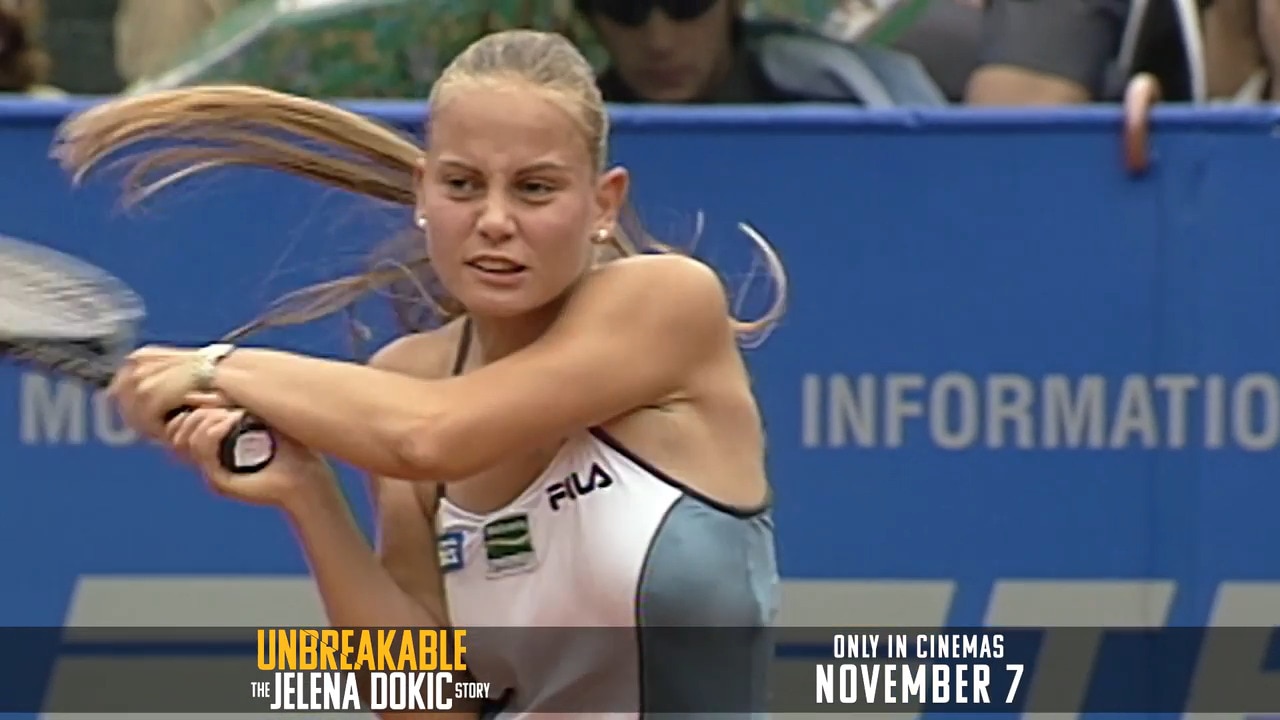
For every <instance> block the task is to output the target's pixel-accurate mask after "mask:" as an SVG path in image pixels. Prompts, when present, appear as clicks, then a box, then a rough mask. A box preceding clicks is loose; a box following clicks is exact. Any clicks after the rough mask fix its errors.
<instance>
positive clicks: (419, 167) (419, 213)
mask: <svg viewBox="0 0 1280 720" xmlns="http://www.w3.org/2000/svg"><path fill="white" fill-rule="evenodd" d="M426 181H427V159H426V158H425V157H421V158H418V162H417V163H415V164H414V166H413V195H414V197H415V198H416V200H415V201H414V207H413V221H414V222H415V223H417V222H418V221H419V218H423V217H426V208H424V207H422V198H423V195H425V193H424V192H423V186H424V185H425V184H426Z"/></svg>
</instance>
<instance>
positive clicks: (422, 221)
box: [413, 215, 427, 230]
mask: <svg viewBox="0 0 1280 720" xmlns="http://www.w3.org/2000/svg"><path fill="white" fill-rule="evenodd" d="M413 222H414V224H415V225H417V226H418V227H420V228H422V229H423V230H426V229H427V216H426V215H419V216H418V217H416V218H414V220H413Z"/></svg>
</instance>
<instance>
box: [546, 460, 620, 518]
mask: <svg viewBox="0 0 1280 720" xmlns="http://www.w3.org/2000/svg"><path fill="white" fill-rule="evenodd" d="M612 486H613V477H611V476H610V475H609V473H607V472H605V471H604V468H602V467H600V466H599V465H597V464H595V463H591V471H590V472H588V473H586V476H585V477H584V476H583V475H582V474H581V473H572V474H570V475H569V477H567V478H565V479H564V480H561V481H560V482H558V483H555V484H554V485H551V486H549V487H548V488H547V500H548V501H549V502H550V503H551V511H552V512H559V510H560V508H561V507H563V506H564V504H565V503H566V502H571V501H575V500H577V499H578V498H581V497H584V496H586V495H590V494H591V493H593V492H595V491H596V490H604V489H605V488H607V487H612Z"/></svg>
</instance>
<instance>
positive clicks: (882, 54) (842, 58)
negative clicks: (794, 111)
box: [575, 0, 946, 106]
mask: <svg viewBox="0 0 1280 720" xmlns="http://www.w3.org/2000/svg"><path fill="white" fill-rule="evenodd" d="M575 1H576V5H577V9H578V11H579V12H580V13H581V14H582V15H583V16H584V17H585V18H586V19H587V20H588V21H589V22H590V23H591V25H592V27H593V28H594V29H595V32H596V35H597V36H598V37H599V38H600V41H601V44H602V45H603V46H604V48H605V50H606V51H607V52H608V53H609V58H610V64H609V67H608V68H606V70H605V71H604V72H603V73H602V74H601V75H600V77H599V79H598V83H599V85H600V90H601V92H602V93H603V95H604V98H605V100H606V101H608V102H615V103H636V102H644V103H735V104H757V103H785V102H852V103H859V104H863V105H877V106H894V105H940V104H944V103H945V102H946V101H945V98H944V97H943V96H942V93H941V92H940V91H939V90H938V88H937V86H936V85H935V84H934V83H933V81H932V80H931V79H930V78H929V76H928V74H927V73H926V72H925V70H924V68H923V66H921V65H920V63H919V62H918V61H917V60H915V58H913V57H911V56H909V55H906V54H904V53H900V52H897V51H894V50H889V49H886V48H878V47H869V46H868V47H864V46H856V45H846V44H843V43H838V42H835V41H832V40H828V39H826V38H823V37H821V36H819V35H817V34H816V33H814V32H811V31H809V30H806V29H803V28H800V27H796V26H793V25H791V24H787V23H778V22H755V21H748V20H746V19H745V18H744V17H743V10H744V4H745V3H744V0H575Z"/></svg>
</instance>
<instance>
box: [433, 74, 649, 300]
mask: <svg viewBox="0 0 1280 720" xmlns="http://www.w3.org/2000/svg"><path fill="white" fill-rule="evenodd" d="M611 176H617V177H611ZM625 191H626V176H625V173H623V172H622V171H620V170H617V171H613V172H611V173H606V175H605V176H604V177H598V176H597V173H596V172H595V163H594V162H593V160H592V155H591V152H590V148H589V145H588V141H587V138H586V134H585V133H584V132H583V130H582V126H581V124H579V123H578V122H576V121H575V120H574V118H573V117H571V116H570V115H569V114H568V113H567V112H566V111H565V110H564V109H563V108H562V106H561V105H559V104H557V103H555V102H553V101H552V100H551V99H549V98H548V97H547V96H546V95H545V94H544V93H541V92H539V91H538V90H536V89H535V88H531V87H526V86H523V85H519V84H504V85H488V84H483V85H481V84H473V85H467V86H465V87H464V88H461V89H459V88H451V89H450V91H449V92H448V93H447V96H446V97H445V98H442V100H441V101H440V102H438V103H437V104H436V107H435V108H433V115H432V121H431V127H430V147H429V148H428V150H427V155H426V162H425V165H424V169H423V177H422V183H421V188H420V191H419V201H418V210H419V212H420V213H421V215H422V216H424V217H425V218H426V222H427V229H428V230H429V234H428V248H427V254H428V256H429V257H430V260H431V263H432V266H433V268H434V269H435V271H436V273H437V274H438V276H439V278H440V281H441V282H442V283H443V284H444V286H445V288H446V289H447V290H448V291H449V292H450V294H452V295H453V296H454V297H455V298H457V299H458V301H459V302H461V303H462V304H463V306H465V307H466V309H467V311H468V312H469V313H471V314H473V315H479V316H490V317H512V316H517V315H520V314H523V313H527V312H530V311H532V310H536V309H538V308H540V307H542V306H544V305H546V304H547V303H550V302H552V301H553V300H555V299H557V298H559V297H560V296H561V295H563V294H564V292H565V291H566V290H567V289H569V287H570V286H571V285H572V284H573V283H574V282H575V281H577V280H578V279H579V278H580V277H581V276H582V275H583V273H584V272H586V270H587V269H588V268H589V267H590V265H591V261H592V257H593V250H592V242H591V239H592V237H593V236H594V235H595V234H596V233H597V232H598V231H599V230H600V229H602V228H603V229H606V230H611V229H612V221H613V218H615V217H616V212H617V207H618V206H619V205H620V204H621V201H622V197H623V195H624V194H625Z"/></svg>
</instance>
